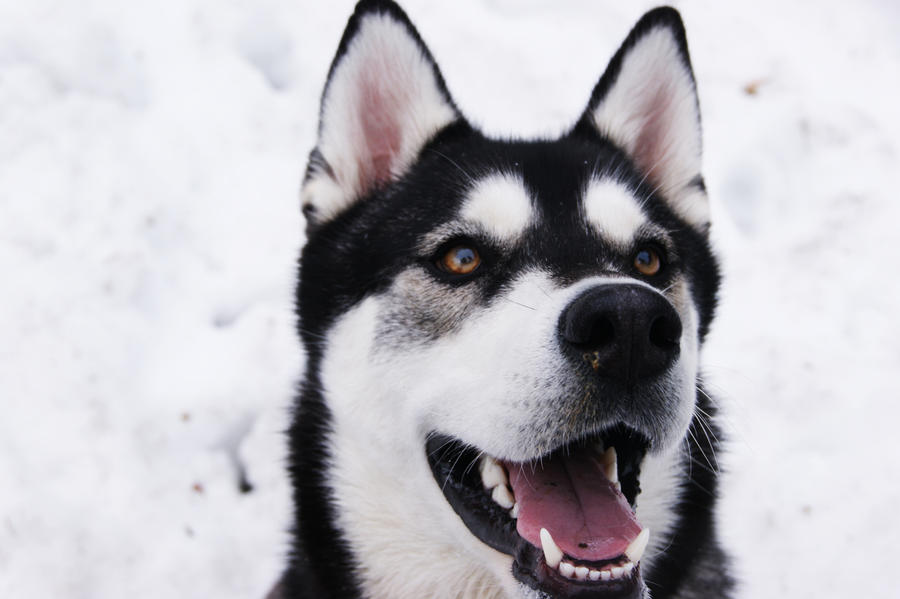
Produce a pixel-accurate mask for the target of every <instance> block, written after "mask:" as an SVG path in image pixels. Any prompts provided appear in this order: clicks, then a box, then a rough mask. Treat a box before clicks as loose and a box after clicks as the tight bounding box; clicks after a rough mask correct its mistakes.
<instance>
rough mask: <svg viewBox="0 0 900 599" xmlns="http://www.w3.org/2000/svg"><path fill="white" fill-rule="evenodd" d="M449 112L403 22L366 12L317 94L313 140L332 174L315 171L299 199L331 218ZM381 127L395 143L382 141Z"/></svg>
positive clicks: (403, 162) (397, 170)
mask: <svg viewBox="0 0 900 599" xmlns="http://www.w3.org/2000/svg"><path fill="white" fill-rule="evenodd" d="M454 119H456V112H455V110H454V109H453V107H452V106H451V105H450V103H449V102H448V101H447V99H446V98H445V97H444V95H443V93H442V92H441V90H440V87H439V86H438V82H437V79H436V78H435V74H434V70H433V67H432V65H431V63H430V61H429V60H428V59H427V58H426V56H425V55H424V54H423V53H422V50H421V48H420V46H419V45H418V43H417V42H416V40H415V39H413V38H412V37H411V36H410V35H409V33H408V31H407V30H406V28H405V27H404V25H403V24H402V23H399V22H397V21H396V20H394V18H393V17H391V16H390V15H387V14H380V13H369V14H367V15H365V16H364V17H363V18H362V21H361V23H360V25H359V31H358V32H357V34H356V36H355V37H354V38H353V39H352V41H351V42H350V44H349V46H348V48H347V51H346V53H345V54H344V56H343V57H342V58H341V59H340V61H339V62H338V64H337V66H336V67H335V70H334V72H333V74H332V77H331V79H330V80H329V82H328V86H327V88H326V90H325V95H324V97H323V102H322V121H321V124H320V130H319V142H318V146H317V147H318V149H319V152H320V153H321V154H322V156H323V157H324V159H325V160H326V162H327V163H328V164H329V165H330V167H331V170H332V173H333V176H329V175H328V174H327V173H324V172H319V173H315V174H314V176H313V177H312V178H311V179H310V180H309V181H307V184H306V185H305V187H304V190H303V192H302V195H303V202H304V204H310V205H312V206H313V207H315V209H316V219H317V220H319V221H321V220H327V219H328V218H331V217H332V216H334V215H335V214H337V213H338V212H340V211H341V210H343V209H344V208H346V207H347V206H348V205H350V204H351V203H352V202H353V201H354V200H356V199H358V198H359V197H360V196H361V195H363V194H365V193H367V192H368V191H370V190H371V188H372V187H373V186H375V185H377V184H378V183H381V182H383V181H379V180H378V175H379V173H381V170H382V169H384V168H387V169H388V170H389V175H390V177H391V178H397V177H399V176H401V175H402V174H403V173H405V172H406V170H407V169H408V168H409V166H410V164H411V163H412V162H413V160H415V158H416V156H417V155H418V153H419V151H420V150H421V149H422V146H424V145H425V143H426V142H427V141H428V140H429V139H430V138H431V137H432V136H433V135H434V134H435V133H436V132H437V131H439V130H440V129H442V128H444V127H445V126H446V125H448V124H449V123H450V122H452V121H453V120H454ZM373 130H374V133H373ZM385 132H387V133H388V135H387V137H388V138H390V139H394V138H395V139H394V141H395V143H391V144H389V147H385V148H381V147H380V146H379V144H380V143H381V141H380V140H381V138H383V137H385V136H384V135H383V134H384V133H385ZM373 148H375V149H376V150H377V151H376V154H377V155H373V154H372V150H373Z"/></svg>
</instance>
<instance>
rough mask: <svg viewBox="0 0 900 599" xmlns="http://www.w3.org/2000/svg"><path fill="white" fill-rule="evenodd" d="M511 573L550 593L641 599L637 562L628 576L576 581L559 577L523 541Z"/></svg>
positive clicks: (584, 598)
mask: <svg viewBox="0 0 900 599" xmlns="http://www.w3.org/2000/svg"><path fill="white" fill-rule="evenodd" d="M512 572H513V576H514V577H515V578H516V580H518V581H519V582H522V583H525V584H526V585H528V586H530V587H531V588H533V589H537V590H539V591H543V592H544V593H547V594H548V595H550V596H551V597H564V598H565V599H642V597H643V596H644V581H643V578H642V577H641V565H640V564H637V565H636V567H635V569H634V571H633V572H632V574H631V576H630V577H629V578H627V579H622V580H610V581H607V582H602V583H596V582H579V581H575V580H570V579H568V578H563V577H562V576H561V575H560V574H559V573H557V572H555V571H553V570H551V569H550V568H549V567H547V564H546V563H544V560H543V555H542V551H541V550H540V549H539V548H537V547H535V546H534V545H532V544H531V543H528V542H523V543H522V547H521V548H520V550H519V552H518V553H516V555H515V560H514V561H513V566H512Z"/></svg>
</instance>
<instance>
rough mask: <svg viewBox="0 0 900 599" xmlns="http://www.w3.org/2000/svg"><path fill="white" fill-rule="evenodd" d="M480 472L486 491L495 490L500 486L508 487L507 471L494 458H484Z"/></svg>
mask: <svg viewBox="0 0 900 599" xmlns="http://www.w3.org/2000/svg"><path fill="white" fill-rule="evenodd" d="M480 470H481V484H483V485H484V488H485V489H493V488H494V487H496V486H498V485H503V486H506V483H507V480H506V470H504V469H503V466H501V465H500V464H499V463H497V460H495V459H494V458H491V457H488V456H485V457H484V458H482V460H481V465H480Z"/></svg>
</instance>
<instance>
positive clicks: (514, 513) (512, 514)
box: [509, 502, 519, 518]
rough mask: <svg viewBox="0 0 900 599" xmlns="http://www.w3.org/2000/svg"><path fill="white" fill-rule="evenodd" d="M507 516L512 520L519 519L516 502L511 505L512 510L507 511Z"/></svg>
mask: <svg viewBox="0 0 900 599" xmlns="http://www.w3.org/2000/svg"><path fill="white" fill-rule="evenodd" d="M509 515H510V517H512V518H518V517H519V503H518V502H516V503H514V504H513V506H512V509H511V510H509Z"/></svg>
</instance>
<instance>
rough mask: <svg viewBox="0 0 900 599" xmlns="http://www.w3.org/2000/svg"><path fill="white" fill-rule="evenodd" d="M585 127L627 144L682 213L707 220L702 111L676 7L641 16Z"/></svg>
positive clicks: (698, 222) (597, 91) (699, 222)
mask: <svg viewBox="0 0 900 599" xmlns="http://www.w3.org/2000/svg"><path fill="white" fill-rule="evenodd" d="M580 125H581V126H585V125H586V126H590V127H593V128H594V129H595V130H597V131H599V132H600V133H601V134H602V135H604V136H606V137H608V138H609V139H610V140H612V141H613V142H614V143H615V144H616V145H618V146H619V147H621V148H622V149H623V150H624V151H625V152H626V154H628V155H629V157H630V158H631V160H632V161H633V162H634V164H635V166H637V168H638V169H639V170H640V171H641V173H642V174H643V175H644V176H645V177H646V179H647V181H649V182H650V183H651V184H652V185H653V186H654V187H655V188H656V189H657V190H658V191H659V193H660V194H661V195H662V197H664V198H665V199H666V200H668V202H669V204H670V206H671V207H672V208H673V210H674V211H675V212H676V214H679V215H680V216H681V217H683V218H684V219H685V220H687V221H688V222H689V223H690V224H692V225H694V226H696V227H698V228H705V227H706V226H707V225H708V222H709V208H708V201H707V199H706V194H705V190H704V188H703V183H702V181H703V179H702V176H701V174H700V166H701V155H702V148H701V145H702V144H701V129H700V110H699V105H698V101H697V92H696V85H695V83H694V75H693V71H692V69H691V61H690V57H689V55H688V50H687V40H686V38H685V33H684V26H683V24H682V22H681V17H680V16H679V15H678V12H677V11H675V10H674V9H672V8H668V7H665V8H659V9H656V10H653V11H651V12H649V13H647V14H646V15H644V16H643V17H642V18H641V20H640V21H638V23H637V25H635V27H634V29H632V31H631V33H630V34H629V35H628V37H627V38H626V40H625V42H624V43H623V44H622V46H621V47H620V48H619V50H618V52H616V54H615V56H614V57H613V59H612V60H611V61H610V63H609V66H608V67H607V69H606V72H605V73H604V74H603V77H601V78H600V81H599V83H597V86H596V87H595V88H594V92H593V93H592V94H591V101H590V103H589V105H588V109H587V110H586V111H585V114H584V116H583V117H582V121H581V123H580Z"/></svg>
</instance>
